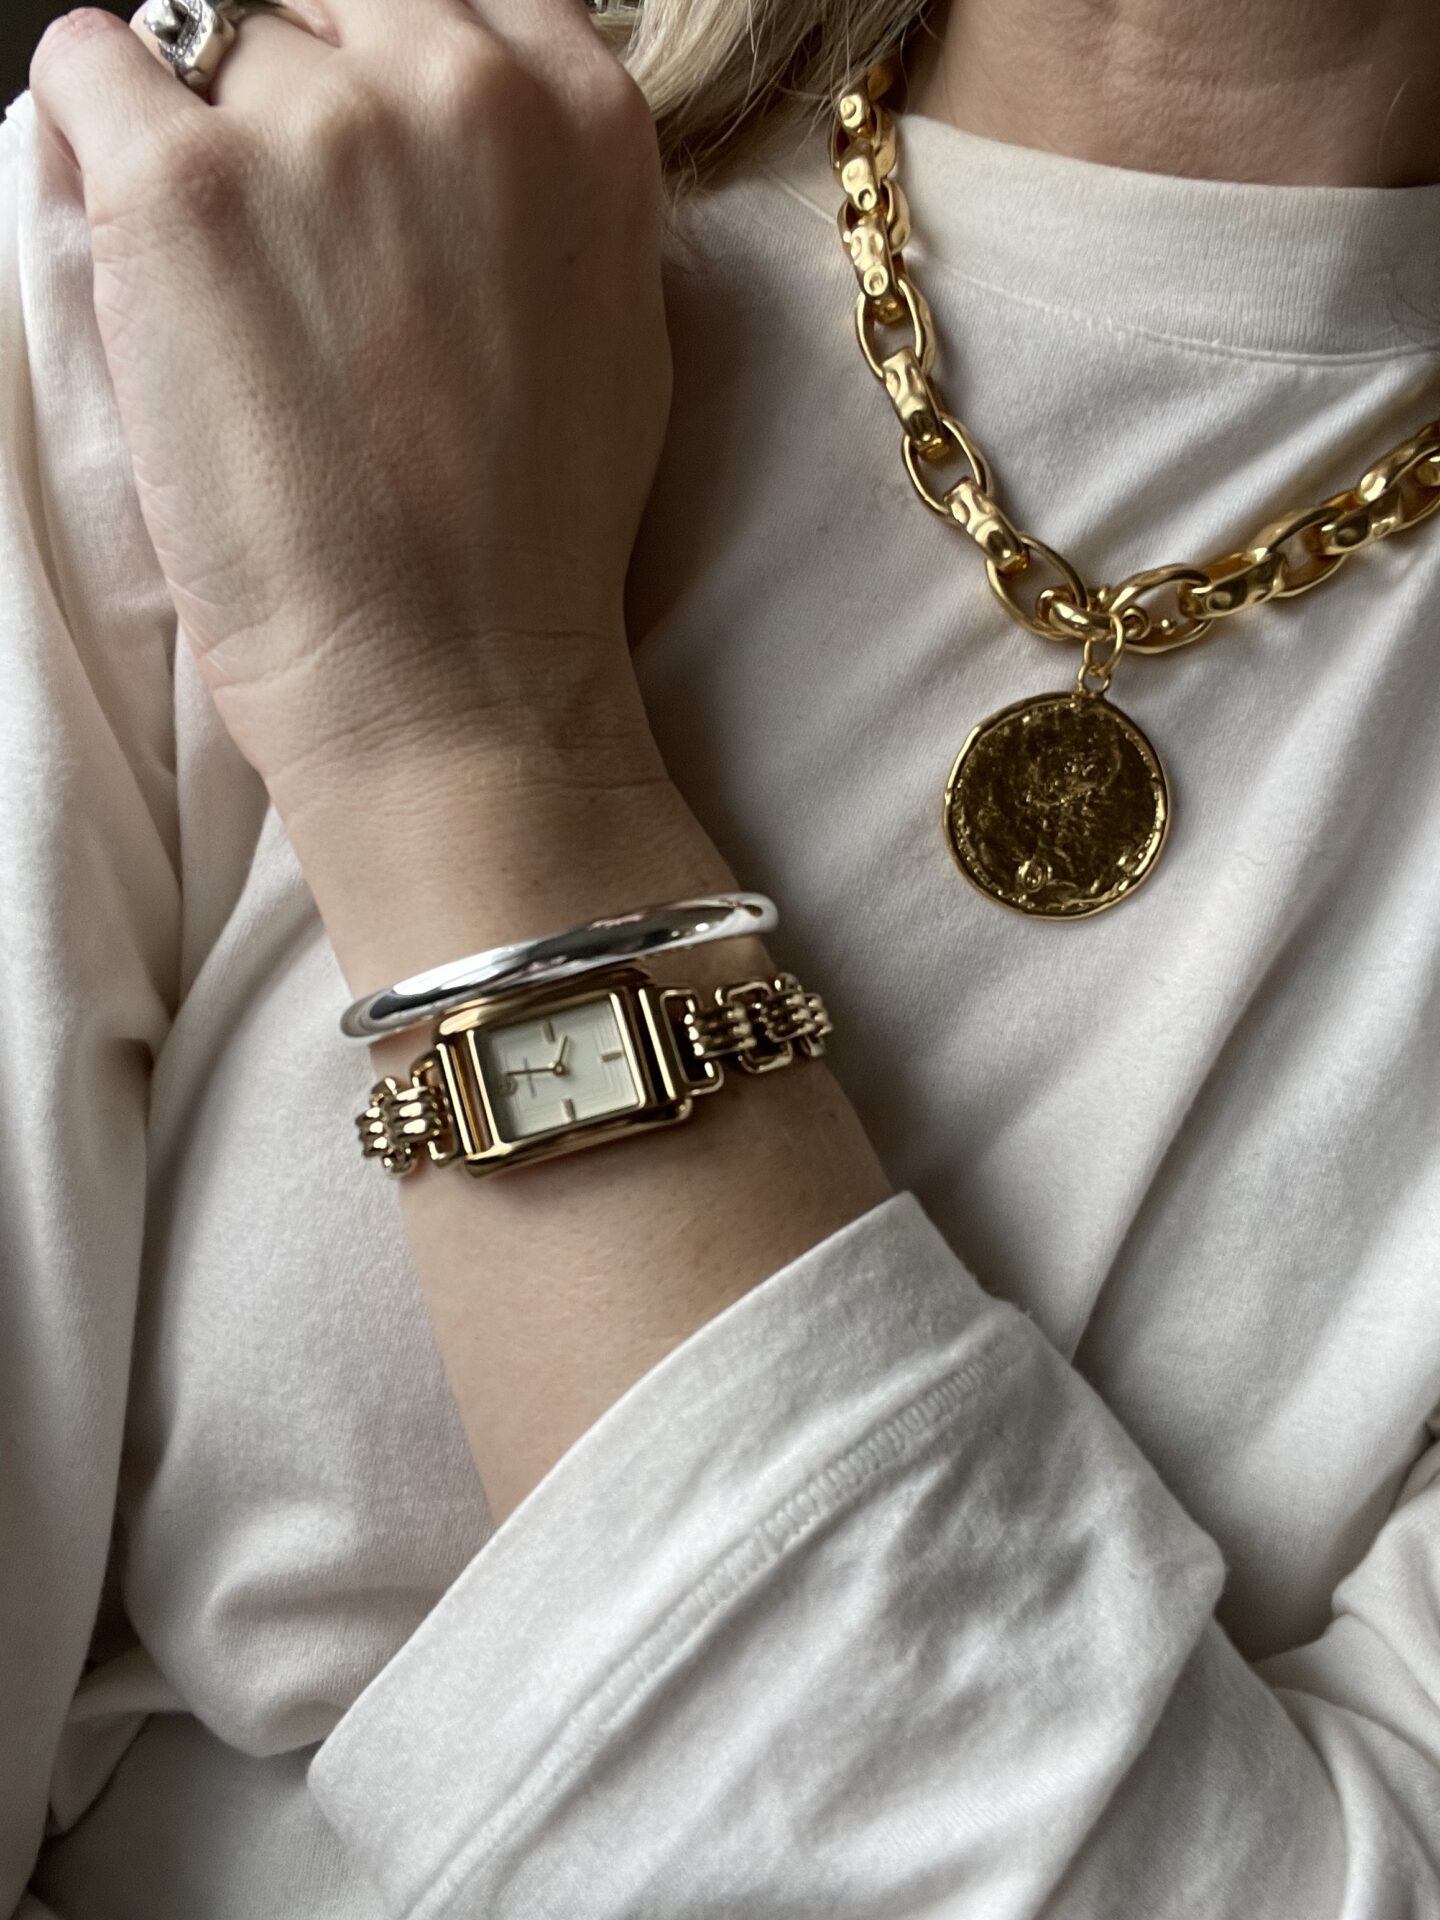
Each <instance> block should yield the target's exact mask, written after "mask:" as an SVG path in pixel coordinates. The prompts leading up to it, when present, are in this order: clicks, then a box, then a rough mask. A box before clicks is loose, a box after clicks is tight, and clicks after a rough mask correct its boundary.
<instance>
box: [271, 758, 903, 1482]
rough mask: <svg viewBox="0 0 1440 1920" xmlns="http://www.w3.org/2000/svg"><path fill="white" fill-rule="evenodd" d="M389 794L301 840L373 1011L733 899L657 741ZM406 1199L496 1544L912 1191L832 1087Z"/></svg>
mask: <svg viewBox="0 0 1440 1920" xmlns="http://www.w3.org/2000/svg"><path fill="white" fill-rule="evenodd" d="M367 777H368V778H369V780H370V781H371V782H372V785H371V789H370V794H369V803H368V804H367V795H366V793H364V792H362V791H360V784H361V783H360V779H359V776H358V773H357V776H356V785H355V790H354V791H353V792H350V793H347V792H346V789H345V786H344V783H343V781H340V780H336V779H334V778H332V779H331V780H330V782H329V783H328V787H327V789H326V790H325V791H324V792H322V793H316V794H313V795H312V796H311V797H310V798H309V801H308V803H307V804H305V805H303V806H301V805H298V804H297V805H296V806H295V807H294V808H293V809H292V817H291V818H290V820H289V822H288V824H289V825H290V828H291V834H292V838H293V839H294V841H295V843H296V847H297V851H298V852H299V855H300V858H301V861H302V864H303V865H304V866H305V870H306V874H307V878H308V879H309V881H310V884H311V887H312V890H313V891H314V892H315V894H316V897H317V900H318V901H319V904H320V907H321V911H322V914H323V915H324V917H325V920H326V924H327V927H328V929H329V931H330V935H331V938H332V941H333V942H334V945H335V948H336V952H337V954H338V956H339V959H340V961H341V964H342V966H343V967H344V969H345V972H346V974H347V977H348V978H349V980H350V982H351V983H352V985H353V986H354V988H355V989H356V991H357V992H358V991H364V990H366V989H368V988H373V987H375V986H377V985H379V984H382V983H383V982H384V981H385V980H388V979H394V978H398V977H401V976H403V975H404V974H406V973H409V972H413V971H416V970H417V969H419V968H422V967H425V966H429V965H434V964H437V963H439V962H442V961H445V960H449V959H453V958H458V957H459V956H460V955H461V954H463V953H467V952H473V951H475V950H477V949H479V948H483V947H486V946H490V945H494V944H497V943H500V942H504V941H508V940H512V939H517V938H525V937H528V936H530V935H533V934H539V933H546V932H551V931H555V930H557V929H559V928H561V927H564V926H568V925H571V924H574V923H576V922H578V921H581V920H585V919H588V918H591V917H593V916H595V915H596V914H600V913H605V912H610V911H614V910H616V909H620V908H625V907H629V906H635V905H639V904H642V903H645V902H647V901H653V900H661V899H666V898H678V897H682V896H685V895H693V894H696V893H702V892H706V891H709V890H713V889H715V888H731V887H733V886H734V885H735V884H736V879H737V876H735V875H734V874H732V873H731V872H730V871H729V870H728V869H727V867H726V864H725V862H724V861H723V859H722V858H721V856H720V854H719V853H718V852H717V850H716V848H715V847H714V845H713V843H712V842H711V841H710V839H709V838H708V836H707V835H706V834H705V832H704V830H703V829H702V828H701V826H700V825H699V823H698V822H697V821H696V819H695V817H694V815H693V814H692V813H691V812H690V810H689V808H688V807H687V806H686V804H685V802H684V800H683V799H682V797H681V796H680V794H679V793H678V792H677V790H676V789H675V788H674V787H673V786H672V785H671V784H670V783H669V781H668V780H667V779H666V778H665V776H664V770H663V767H662V766H661V763H660V761H659V758H658V755H657V754H655V752H654V750H653V747H650V746H649V745H648V736H645V735H642V734H637V735H636V737H635V739H634V742H633V744H632V743H626V744H624V745H623V746H618V747H617V746H615V745H611V746H609V747H607V748H606V749H605V750H604V751H603V752H590V751H588V750H582V751H579V752H576V751H575V750H574V749H573V748H570V747H563V748H562V747H559V746H556V745H554V744H553V743H551V742H547V741H543V740H536V741H534V742H532V743H531V746H530V748H529V750H527V752H525V753H524V754H521V755H496V754H495V753H493V752H488V751H487V752H481V751H478V750H477V751H476V752H473V753H471V754H468V755H465V756H460V757H457V758H456V759H455V760H454V761H453V763H452V764H451V767H450V770H449V772H444V771H442V772H441V773H440V774H439V775H438V777H437V776H436V775H435V774H434V773H433V771H432V773H431V774H429V775H427V777H426V778H425V779H424V781H423V783H421V784H419V785H414V786H412V788H411V792H410V796H409V799H408V801H407V802H406V803H405V804H403V805H402V804H400V803H399V801H398V797H397V796H392V798H393V799H394V802H395V803H393V804H391V803H389V802H388V801H387V802H385V803H381V804H376V803H375V802H376V789H375V786H374V784H373V783H374V781H375V780H376V777H377V776H375V775H374V773H373V772H372V773H371V774H370V775H369V776H367ZM384 784H385V783H384V780H383V777H381V778H380V787H381V789H382V790H383V787H384ZM357 823H360V830H359V831H357ZM782 906H783V903H782ZM782 939H783V935H782ZM652 964H653V967H654V971H655V972H656V973H657V975H659V976H661V977H663V978H665V979H667V980H673V981H676V982H679V981H684V982H685V983H687V984H693V985H696V986H699V987H701V988H705V987H708V986H713V985H716V984H719V983H720V982H721V981H723V980H732V979H742V978H745V977H747V976H748V975H750V974H753V973H757V972H765V971H773V967H772V965H771V957H770V956H769V955H767V954H766V952H765V951H764V949H763V948H762V947H761V945H760V944H759V943H758V942H755V941H749V940H746V941H730V942H726V943H724V944H723V945H719V946H715V947H710V948H698V949H694V950H692V951H688V952H683V953H680V954H676V955H674V956H672V957H670V958H668V959H667V960H666V961H664V962H656V963H652ZM816 984H817V985H819V986H821V987H822V988H823V982H817V983H816ZM425 1041H426V1034H425V1030H423V1029H418V1030H416V1031H415V1032H412V1033H407V1034H403V1035H398V1036H395V1037H393V1038H391V1039H389V1040H387V1041H386V1042H384V1043H382V1044H381V1045H379V1046H377V1047H376V1048H375V1049H374V1052H375V1056H376V1067H377V1072H381V1073H402V1072H404V1071H406V1070H407V1069H408V1067H409V1065H410V1063H411V1061H412V1060H413V1059H414V1058H415V1057H416V1056H417V1055H418V1054H419V1053H421V1052H423V1050H424V1047H425ZM347 1120H348V1116H344V1115H339V1114H337V1115H336V1124H337V1126H339V1125H344V1124H346V1123H347ZM397 1189H398V1196H399V1201H400V1204H401V1205H402V1206H403V1208H404V1212H405V1218H406V1225H407V1231H408V1233H409V1238H410V1244H411V1247H412V1250H413V1254H414V1259H415V1265H416V1269H417V1272H418V1275H419V1280H420V1284H421V1287H422V1289H423V1292H424V1295H425V1300H426V1303H427V1306H428V1309H429V1312H430V1315H431V1319H432V1321H433V1324H434V1327H435V1333H436V1337H437V1340H438V1342H439V1345H440V1348H441V1352H442V1355H443V1358H444V1362H445V1366H446V1370H447V1374H448V1377H449V1380H450V1384H451V1388H452V1390H453V1392H454V1394H455V1397H456V1400H457V1402H458V1405H459V1409H460V1414H461V1418H462V1420H463V1422H464V1425H465V1430H466V1433H467V1435H468V1437H469V1441H470V1446H471V1449H472V1451H473V1453H474V1457H475V1461H476V1465H477V1467H478V1469H479V1472H480V1475H481V1478H482V1481H483V1484H484V1486H485V1490H486V1494H487V1497H488V1498H489V1501H490V1504H491V1507H492V1510H493V1511H494V1513H495V1516H496V1518H497V1519H499V1518H502V1517H503V1516H504V1515H505V1514H508V1513H509V1512H510V1511H511V1510H512V1509H513V1508H514V1507H515V1506H516V1505H517V1504H518V1503H519V1502H520V1501H521V1500H522V1499H523V1498H524V1497H525V1495H526V1494H527V1493H528V1492H529V1490H530V1489H531V1488H532V1487H533V1486H534V1485H535V1484H536V1483H537V1482H538V1481H539V1480H540V1479H541V1478H542V1477H543V1475H544V1474H545V1473H546V1472H547V1471H548V1469H549V1468H550V1467H551V1466H552V1465H553V1464H554V1463H555V1461H556V1460H558V1459H559V1458H560V1456H561V1455H562V1454H563V1453H564V1452H565V1451H566V1450H567V1448H568V1447H569V1446H570V1445H571V1444H572V1443H573V1442H574V1441H575V1440H576V1439H577V1438H578V1437H579V1435H580V1434H581V1433H583V1432H584V1431H585V1429H586V1428H587V1427H589V1426H591V1425H592V1424H593V1423H594V1422H595V1421H596V1420H597V1419H598V1418H599V1417H600V1415H601V1414H602V1413H603V1412H604V1411H605V1409H606V1408H607V1407H608V1406H610V1405H611V1404H612V1403H613V1402H614V1401H615V1400H617V1399H618V1398H619V1397H620V1395H621V1394H622V1393H624V1391H625V1390H626V1388H627V1387H629V1386H630V1385H631V1384H632V1383H633V1382H634V1381H635V1380H637V1379H638V1378H639V1377H640V1376H641V1375H642V1374H643V1373H645V1372H647V1371H648V1370H649V1369H650V1368H651V1367H652V1366H654V1365H655V1364H656V1363H657V1362H658V1361H659V1360H660V1359H661V1358H662V1357H663V1356H664V1355H665V1354H666V1353H667V1352H668V1351H670V1349H671V1348H673V1347H675V1346H677V1345H678V1344H679V1343H680V1342H681V1341H683V1340H684V1339H686V1338H687V1336H688V1335H690V1334H691V1333H693V1332H694V1331H695V1330H696V1328H698V1327H699V1326H700V1325H702V1324H703V1323H704V1322H705V1321H707V1320H709V1319H711V1318H712V1317H713V1316H714V1315H716V1314H718V1313H719V1312H721V1311H722V1309H723V1308H725V1307H726V1306H727V1305H728V1304H729V1303H730V1302H731V1301H732V1300H734V1299H736V1298H737V1297H738V1296H739V1295H741V1294H742V1293H745V1292H747V1291H748V1290H749V1289H750V1288H752V1287H754V1286H756V1285H757V1284H758V1283H759V1282H760V1281H762V1280H763V1279H765V1278H766V1277H767V1275H769V1274H771V1273H773V1272H775V1271H776V1270H777V1269H778V1268H780V1267H781V1266H783V1265H785V1264H786V1263H787V1262H788V1261H789V1260H791V1259H793V1258H794V1257H795V1256H796V1255H798V1254H800V1253H802V1252H803V1251H804V1250H805V1249H806V1248H807V1247H810V1246H813V1245H814V1244H816V1243H817V1242H818V1241H820V1240H822V1239H823V1238H825V1237H826V1236H827V1235H828V1234H830V1233H831V1232H833V1231H834V1230H835V1229H836V1228H838V1227H840V1226H843V1225H844V1224H845V1223H846V1222H847V1221H848V1220H850V1219H853V1218H855V1217H856V1216H857V1215H858V1214H860V1213H862V1212H864V1211H865V1210H866V1209H867V1208H869V1207H870V1206H872V1205H874V1204H875V1203H876V1202H878V1201H879V1200H881V1199H883V1198H884V1197H885V1195H886V1194H887V1192H888V1191H889V1188H888V1185H887V1183H886V1181H885V1178H884V1176H883V1174H882V1172H881V1170H880V1168H879V1165H878V1163H877V1161H876V1158H875V1155H874V1153H873V1151H872V1149H871V1147H870V1145H869V1143H868V1141H867V1139H866V1137H865V1135H864V1132H863V1130H862V1129H861V1127H860V1125H859V1122H858V1120H857V1119H856V1116H855V1114H854V1112H853V1110H852V1109H851V1107H850V1105H849V1103H848V1102H847V1101H846V1100H845V1098H844V1096H843V1095H842V1093H841V1092H840V1089H839V1087H838V1086H837V1084H836V1083H835V1081H834V1080H833V1078H832V1077H831V1076H830V1075H829V1074H828V1073H827V1072H826V1070H825V1068H824V1065H823V1063H822V1062H807V1063H805V1065H804V1066H803V1068H802V1069H800V1070H797V1071H794V1072H790V1073H783V1074H775V1075H769V1076H765V1077H763V1078H761V1079H758V1080H752V1081H746V1082H745V1084H743V1085H742V1086H739V1087H735V1088H733V1089H726V1090H725V1091H724V1092H723V1093H722V1094H721V1095H720V1096H718V1097H716V1098H714V1099H713V1100H708V1101H706V1102H704V1103H702V1105H701V1107H700V1108H699V1110H698V1111H697V1114H696V1117H695V1118H694V1119H693V1120H692V1121H691V1122H690V1123H689V1124H686V1125H683V1126H680V1127H675V1128H669V1129H664V1130H662V1131H660V1132H657V1133H653V1134H648V1135H646V1136H644V1137H643V1138H640V1139H635V1140H631V1141H629V1142H625V1143H620V1144H615V1145H611V1146H607V1147H603V1148H600V1149H597V1150H595V1151H592V1152H585V1153H578V1154H573V1155H569V1156H565V1157H563V1158H559V1159H556V1160H553V1161H547V1162H542V1163H540V1164H538V1165H534V1166H531V1167H527V1168H523V1169H518V1170H515V1171H512V1172H507V1173H505V1174H502V1175H500V1176H498V1177H491V1178H487V1179H483V1180H474V1179H471V1178H468V1177H466V1176H465V1175H464V1174H463V1173H461V1172H458V1171H457V1170H455V1169H450V1168H446V1169H436V1168H426V1169H425V1170H424V1171H423V1172H422V1173H420V1174H419V1175H417V1176H416V1177H415V1178H412V1179H409V1180H406V1181H405V1182H404V1183H403V1184H402V1183H397Z"/></svg>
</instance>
